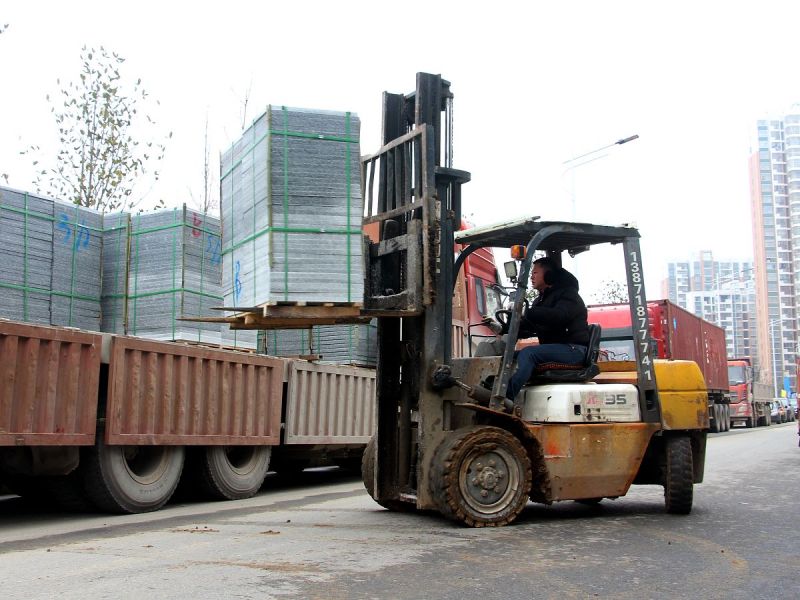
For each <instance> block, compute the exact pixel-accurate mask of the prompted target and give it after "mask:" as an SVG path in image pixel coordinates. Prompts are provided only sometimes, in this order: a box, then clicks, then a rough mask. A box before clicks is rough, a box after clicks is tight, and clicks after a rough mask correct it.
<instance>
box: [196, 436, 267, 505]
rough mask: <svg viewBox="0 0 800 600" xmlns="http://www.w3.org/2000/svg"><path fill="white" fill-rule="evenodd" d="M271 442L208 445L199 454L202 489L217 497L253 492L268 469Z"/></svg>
mask: <svg viewBox="0 0 800 600" xmlns="http://www.w3.org/2000/svg"><path fill="white" fill-rule="evenodd" d="M271 453H272V448H271V447H270V446H208V447H207V448H204V449H203V451H202V453H201V456H200V465H199V467H200V477H199V483H200V487H201V489H202V491H203V492H204V493H205V494H206V495H208V496H211V497H212V498H216V499H218V500H241V499H243V498H250V497H251V496H254V495H255V494H256V492H258V490H259V489H261V484H262V483H264V478H265V477H266V476H267V470H268V469H269V458H270V455H271Z"/></svg>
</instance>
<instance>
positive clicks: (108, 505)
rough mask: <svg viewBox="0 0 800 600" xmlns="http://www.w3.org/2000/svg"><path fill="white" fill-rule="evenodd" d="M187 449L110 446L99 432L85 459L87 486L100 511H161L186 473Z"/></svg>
mask: <svg viewBox="0 0 800 600" xmlns="http://www.w3.org/2000/svg"><path fill="white" fill-rule="evenodd" d="M183 458H184V449H183V446H107V445H106V444H105V442H104V441H103V435H102V434H101V433H98V435H97V442H96V443H95V446H94V447H93V448H88V449H87V451H86V454H85V457H83V456H82V457H81V467H79V469H80V471H81V476H82V479H83V487H84V489H85V490H86V495H87V496H88V498H89V500H90V501H91V502H92V503H93V504H94V505H95V506H97V508H99V509H100V510H104V511H107V512H113V513H140V512H148V511H153V510H158V509H159V508H161V507H162V506H164V504H166V503H167V501H168V500H169V499H170V497H171V496H172V494H173V492H174V491H175V488H176V487H177V485H178V481H179V480H180V478H181V471H182V470H183Z"/></svg>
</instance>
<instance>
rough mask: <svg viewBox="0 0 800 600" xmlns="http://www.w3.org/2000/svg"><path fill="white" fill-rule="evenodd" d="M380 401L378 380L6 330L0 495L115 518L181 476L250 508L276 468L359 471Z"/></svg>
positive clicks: (357, 373) (190, 349) (1, 335)
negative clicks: (323, 465) (0, 491)
mask: <svg viewBox="0 0 800 600" xmlns="http://www.w3.org/2000/svg"><path fill="white" fill-rule="evenodd" d="M374 398H375V371H374V370H373V369H367V368H361V367H356V366H350V365H330V364H317V363H312V362H308V361H305V360H299V359H284V358H276V357H271V356H263V355H257V354H252V353H246V352H236V351H229V350H220V349H213V348H208V347H203V346H196V345H189V344H182V343H173V342H161V341H155V340H148V339H142V338H135V337H130V336H122V335H114V334H105V333H96V332H91V331H83V330H78V329H72V328H66V327H50V326H41V325H33V324H30V323H20V322H15V321H9V320H2V319H0V483H2V484H4V485H5V486H6V487H7V488H9V489H10V490H11V491H13V492H15V493H18V494H20V495H22V496H28V497H34V498H43V499H47V500H55V501H56V502H58V503H60V504H62V505H64V506H66V507H68V508H81V509H83V508H88V509H91V508H96V509H100V510H104V511H108V512H120V513H125V512H128V513H135V512H144V511H151V510H157V509H158V508H160V507H161V506H163V505H164V503H166V502H167V501H168V500H169V499H170V497H171V496H172V494H173V492H174V491H175V489H176V487H177V486H178V483H179V481H180V479H181V476H182V474H183V476H184V480H185V481H186V482H188V483H187V486H188V487H190V488H192V489H194V490H198V491H200V492H202V493H203V495H204V496H207V497H215V498H220V499H237V498H246V497H249V496H252V495H253V494H255V493H256V492H257V491H258V490H259V488H260V487H261V484H262V482H263V481H264V477H265V475H266V473H267V471H268V470H269V469H270V468H271V467H270V463H271V462H272V461H274V463H275V465H276V467H277V468H280V465H281V464H283V465H292V466H300V467H301V468H302V467H304V466H312V465H313V464H315V463H316V462H318V461H319V460H320V457H322V456H324V457H325V458H326V460H328V461H332V462H334V463H340V464H358V461H360V458H361V453H362V451H363V448H364V445H365V444H366V442H367V441H368V440H369V438H370V436H371V434H372V432H373V430H374V428H375V408H374ZM279 448H282V449H283V451H281V450H279Z"/></svg>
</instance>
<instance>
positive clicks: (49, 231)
mask: <svg viewBox="0 0 800 600" xmlns="http://www.w3.org/2000/svg"><path fill="white" fill-rule="evenodd" d="M102 227H103V216H102V214H100V213H98V212H96V211H93V210H91V209H87V208H83V207H79V206H76V205H74V204H66V203H63V202H59V201H57V200H52V199H50V198H45V197H43V196H39V195H35V194H30V193H27V192H22V191H19V190H14V189H10V188H5V187H0V292H1V293H0V317H3V318H7V319H14V320H19V321H27V322H32V323H42V324H46V325H62V326H68V327H79V328H82V329H90V330H94V331H97V330H99V329H100V313H101V311H100V286H101V284H100V279H101V272H102V264H101V256H102Z"/></svg>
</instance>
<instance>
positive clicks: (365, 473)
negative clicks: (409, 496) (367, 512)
mask: <svg viewBox="0 0 800 600" xmlns="http://www.w3.org/2000/svg"><path fill="white" fill-rule="evenodd" d="M376 453H377V442H376V438H375V436H374V435H373V436H372V437H371V438H369V442H367V447H366V448H364V453H363V454H362V455H361V480H362V481H363V482H364V487H365V488H366V489H367V493H368V494H369V495H370V497H371V498H372V499H373V500H375V502H377V503H378V504H380V505H381V506H382V507H383V508H386V509H388V510H393V511H395V512H409V511H413V510H416V508H417V507H416V506H414V505H413V504H411V503H410V502H402V501H400V500H378V499H377V498H375V455H376Z"/></svg>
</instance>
